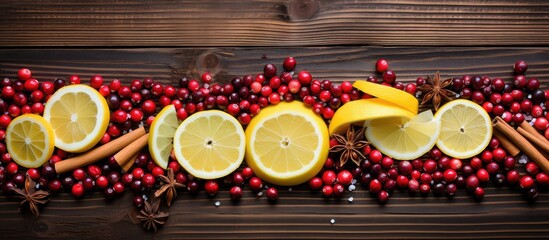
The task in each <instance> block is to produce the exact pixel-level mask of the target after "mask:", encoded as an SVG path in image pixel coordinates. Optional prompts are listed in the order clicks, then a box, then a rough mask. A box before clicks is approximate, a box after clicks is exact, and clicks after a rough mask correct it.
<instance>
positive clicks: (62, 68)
mask: <svg viewBox="0 0 549 240" xmlns="http://www.w3.org/2000/svg"><path fill="white" fill-rule="evenodd" d="M147 2H149V1H130V0H114V1H113V0H98V1H84V0H69V1H65V0H48V1H30V0H3V1H1V2H0V76H1V77H15V74H16V72H17V69H19V68H21V67H28V68H30V69H31V70H32V71H33V75H34V76H36V77H37V78H39V79H42V80H50V79H53V78H58V77H61V78H67V77H68V76H70V75H72V74H78V75H80V76H81V77H82V78H83V79H88V78H89V77H90V76H92V75H94V74H101V75H103V76H104V78H106V79H108V80H110V79H114V78H119V79H121V80H123V81H125V82H128V81H131V80H132V79H142V78H144V77H153V78H154V79H155V80H157V81H162V82H172V83H176V81H177V80H178V79H179V78H180V77H182V76H191V77H197V76H199V73H202V72H204V71H210V72H212V73H214V74H215V78H216V79H217V80H218V81H228V80H230V79H231V78H232V77H233V76H243V75H245V74H256V73H258V72H260V71H261V70H262V68H263V65H264V64H266V63H275V64H278V65H280V64H281V63H282V61H283V59H284V58H285V57H287V56H294V57H296V58H297V60H298V68H299V69H308V70H309V71H310V72H311V73H312V74H313V75H314V76H315V77H317V78H319V79H331V80H334V81H337V82H340V81H343V80H355V79H361V78H365V77H366V76H368V75H372V74H375V73H374V63H375V61H376V60H377V59H378V58H381V57H383V58H386V59H388V60H389V61H390V64H391V68H392V69H393V70H395V71H396V72H397V75H398V79H399V80H401V81H413V80H415V78H416V77H418V76H427V75H433V74H434V73H435V72H436V71H440V72H441V74H442V76H446V77H452V76H455V77H459V76H462V75H464V74H482V75H487V76H490V77H503V78H505V79H507V80H509V79H510V78H511V77H512V73H511V72H512V70H511V66H512V64H513V63H514V62H515V61H517V60H519V59H523V60H526V61H527V62H528V63H529V70H528V75H529V76H531V77H537V78H539V79H540V80H541V82H542V87H543V88H545V89H547V88H549V2H547V1H544V0H530V1H519V0H494V1H474V0H456V1H439V0H409V1H405V0H370V1H360V0H358V1H357V0H353V1H329V0H289V1H280V0H262V1H250V2H246V1H236V0H227V1H212V0H204V1H192V0H159V1H150V3H147ZM280 191H281V194H280V195H281V198H280V200H279V201H278V202H277V203H276V204H269V203H268V201H267V200H266V199H265V198H259V199H257V198H256V197H255V196H254V195H253V194H252V193H251V192H249V191H246V194H245V195H244V198H243V199H242V201H240V202H238V203H232V202H231V201H230V200H229V198H228V195H229V194H228V192H227V190H226V189H224V190H223V191H221V192H220V193H219V194H218V195H217V197H215V198H208V197H206V195H205V193H202V194H201V195H198V196H194V197H193V196H189V195H188V194H180V196H179V198H178V199H177V200H176V202H175V203H174V206H172V208H171V209H170V211H169V212H170V217H169V219H168V221H167V223H166V224H165V226H164V227H162V228H161V229H160V230H159V231H158V232H156V233H151V232H146V231H143V230H142V228H140V227H139V226H138V225H135V224H134V219H132V218H131V217H130V216H131V214H130V213H131V212H132V211H133V207H132V203H131V201H132V198H133V194H132V193H130V192H127V193H126V194H124V195H123V197H120V198H118V199H115V200H113V201H106V200H105V199H104V197H103V195H102V194H93V195H90V196H86V197H85V198H84V199H82V200H75V199H73V198H72V197H71V196H70V195H68V194H59V195H55V196H53V197H52V199H51V201H50V202H49V203H48V205H47V207H46V208H45V209H44V210H43V212H42V214H41V215H40V216H39V217H34V216H28V215H24V214H21V213H19V212H17V205H18V201H17V200H15V199H13V198H7V197H5V196H4V195H3V194H0V239H27V238H40V239H42V238H43V239H65V238H67V239H68V238H76V239H97V238H104V239H122V238H123V239H145V238H158V239H167V238H198V239H208V238H237V239H244V238H261V239H269V238H311V239H321V238H330V239H332V238H345V239H356V238H359V239H370V238H371V239H378V238H389V239H397V238H399V239H431V238H445V239H458V238H496V239H502V238H521V239H524V238H548V236H549V235H548V234H549V194H548V193H547V191H546V192H544V193H542V195H541V197H540V199H539V200H538V201H537V202H536V203H532V204H529V203H527V201H525V200H524V199H523V197H522V196H521V194H520V193H519V191H518V190H517V189H510V188H507V187H504V188H496V187H493V186H489V187H488V188H487V189H486V196H485V199H484V201H482V202H480V203H479V202H475V201H474V200H473V199H472V198H471V197H470V196H468V195H467V194H466V193H465V192H459V194H458V196H457V197H456V198H454V199H452V200H448V199H446V198H445V197H435V196H432V195H430V196H428V197H421V196H410V195H408V194H407V193H405V192H395V193H394V194H393V195H392V196H391V198H390V200H389V202H388V204H386V205H384V206H381V205H379V204H378V203H377V202H376V200H375V198H374V197H372V196H370V195H369V193H368V192H367V191H365V190H364V189H362V188H359V189H358V190H357V191H354V192H351V193H347V195H346V197H345V198H343V199H341V200H334V199H324V198H322V196H321V195H320V193H312V192H310V191H309V190H308V189H307V187H303V186H302V187H295V188H293V189H292V190H290V189H280ZM350 196H352V197H354V201H353V202H352V203H349V202H348V201H347V197H350ZM216 201H220V202H221V206H220V207H215V206H214V202H216ZM331 219H334V220H335V224H331V223H330V220H331Z"/></svg>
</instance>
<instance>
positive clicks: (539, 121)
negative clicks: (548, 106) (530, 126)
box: [534, 117, 549, 131]
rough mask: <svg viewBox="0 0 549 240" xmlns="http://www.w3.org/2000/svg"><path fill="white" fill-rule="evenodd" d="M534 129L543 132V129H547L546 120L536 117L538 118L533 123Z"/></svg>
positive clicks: (547, 123)
mask: <svg viewBox="0 0 549 240" xmlns="http://www.w3.org/2000/svg"><path fill="white" fill-rule="evenodd" d="M534 127H535V128H536V129H537V130H540V131H545V129H547V127H549V121H548V120H547V118H544V117H538V118H536V121H535V122H534Z"/></svg>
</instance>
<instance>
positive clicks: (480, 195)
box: [473, 187, 485, 201]
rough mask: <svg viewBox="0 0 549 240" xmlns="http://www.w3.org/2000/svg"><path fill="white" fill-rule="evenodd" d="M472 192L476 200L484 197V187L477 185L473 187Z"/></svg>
mask: <svg viewBox="0 0 549 240" xmlns="http://www.w3.org/2000/svg"><path fill="white" fill-rule="evenodd" d="M473 194H474V196H475V199H476V200H477V201H480V200H482V198H484V194H485V193H484V188H482V187H477V188H475V191H474V193H473Z"/></svg>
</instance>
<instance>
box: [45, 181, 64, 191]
mask: <svg viewBox="0 0 549 240" xmlns="http://www.w3.org/2000/svg"><path fill="white" fill-rule="evenodd" d="M61 186H62V185H61V181H59V179H53V180H51V181H50V182H49V183H48V189H49V190H50V191H52V192H59V191H61Z"/></svg>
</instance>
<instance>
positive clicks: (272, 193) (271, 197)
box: [265, 187, 278, 201]
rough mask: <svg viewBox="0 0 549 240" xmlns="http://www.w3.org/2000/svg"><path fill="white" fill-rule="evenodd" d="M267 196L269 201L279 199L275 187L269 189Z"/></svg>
mask: <svg viewBox="0 0 549 240" xmlns="http://www.w3.org/2000/svg"><path fill="white" fill-rule="evenodd" d="M265 195H267V199H269V201H276V200H277V199H278V190H276V188H274V187H270V188H269V189H267V193H266V194H265Z"/></svg>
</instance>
